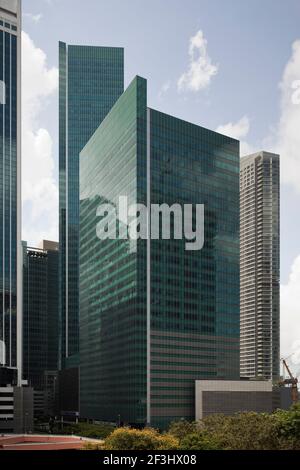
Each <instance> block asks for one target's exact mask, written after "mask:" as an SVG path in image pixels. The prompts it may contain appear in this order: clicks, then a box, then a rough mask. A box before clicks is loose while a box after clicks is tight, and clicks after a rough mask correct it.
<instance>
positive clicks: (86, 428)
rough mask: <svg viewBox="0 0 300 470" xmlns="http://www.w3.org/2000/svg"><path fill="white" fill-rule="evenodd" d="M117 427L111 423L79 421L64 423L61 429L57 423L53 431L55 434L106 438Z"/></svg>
mask: <svg viewBox="0 0 300 470" xmlns="http://www.w3.org/2000/svg"><path fill="white" fill-rule="evenodd" d="M114 429H116V428H115V427H114V426H112V425H111V424H89V423H78V424H75V423H74V424H70V425H64V427H63V429H61V427H60V425H59V424H56V425H55V427H54V429H53V432H54V433H55V434H64V435H71V434H75V435H76V436H82V437H90V438H94V439H105V438H106V437H107V436H109V434H111V433H112V432H113V431H114Z"/></svg>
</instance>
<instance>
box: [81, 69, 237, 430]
mask: <svg viewBox="0 0 300 470" xmlns="http://www.w3.org/2000/svg"><path fill="white" fill-rule="evenodd" d="M120 196H122V197H123V198H124V197H126V198H127V206H128V210H129V209H130V207H131V210H132V208H133V209H134V207H136V206H132V205H133V204H143V205H144V206H146V207H147V208H148V216H147V217H146V222H145V220H144V221H143V222H141V226H140V230H142V231H143V232H144V231H145V224H146V225H147V227H146V228H147V230H148V233H149V218H150V217H149V210H150V209H149V208H150V205H155V204H156V208H157V206H159V207H160V209H161V210H162V211H166V214H165V216H166V217H167V218H169V222H170V224H171V235H170V239H167V238H168V237H167V238H166V239H164V238H165V237H163V236H160V237H158V238H157V237H156V236H155V235H154V236H153V237H152V238H151V239H150V237H148V238H147V239H138V240H136V239H134V237H132V238H131V237H130V236H129V233H130V232H131V231H132V230H134V229H133V227H132V225H131V224H132V218H131V219H129V218H127V216H126V212H127V211H126V209H125V210H124V207H123V208H122V209H121V208H120V206H119V198H120ZM163 204H165V205H167V206H162V205H163ZM197 204H199V205H204V245H203V247H202V241H203V240H198V242H199V244H198V248H196V249H194V250H191V249H190V248H191V247H190V246H189V248H187V242H189V241H191V239H193V238H194V235H195V234H194V235H192V234H191V233H187V230H185V232H184V235H182V237H180V236H179V237H178V236H176V237H175V236H174V226H175V224H176V227H177V229H178V227H179V229H178V230H179V231H180V226H181V225H179V226H178V224H181V222H182V220H183V216H184V214H185V216H184V217H185V220H188V221H189V222H190V223H192V222H193V230H195V223H196V222H197V220H196V215H195V211H196V205H197ZM173 205H174V206H173ZM185 205H187V206H188V208H189V210H191V205H192V207H193V211H194V212H193V215H192V214H191V213H190V212H189V213H188V215H187V214H186V212H185V211H186V210H188V209H187V208H186V207H185ZM161 206H162V207H161ZM168 206H169V208H170V212H168ZM137 207H140V206H137ZM103 211H104V212H105V213H107V215H106V216H105V217H106V222H105V223H104V222H103V220H102V219H103V216H104V215H105V214H104V212H103ZM173 211H175V212H173ZM175 213H176V216H175ZM131 215H134V214H131ZM181 216H182V218H181ZM105 217H104V218H105ZM115 217H116V219H117V223H116V225H117V226H118V229H117V236H114V227H115ZM165 220H166V219H165ZM171 220H172V222H171ZM201 223H202V221H201V222H200V224H201ZM107 224H108V227H107ZM102 225H104V226H105V231H106V232H108V233H107V236H105V237H104V238H101V237H100V236H99V235H97V234H99V232H98V229H100V228H101V226H102ZM155 227H156V228H158V225H155V224H154V221H153V218H152V215H151V229H152V228H155ZM202 227H203V224H202ZM185 228H186V227H185ZM109 231H111V235H112V236H111V237H110V236H108V235H109ZM193 243H196V241H195V240H193ZM201 248H202V249H201ZM239 320H240V315H239V142H238V141H236V140H234V139H231V138H229V137H226V136H224V135H221V134H218V133H216V132H213V131H210V130H208V129H204V128H203V127H200V126H197V125H195V124H191V123H189V122H186V121H183V120H180V119H177V118H175V117H173V116H169V115H166V114H163V113H161V112H159V111H155V110H153V109H150V108H148V106H147V82H146V80H145V79H143V78H141V77H136V78H135V79H134V80H133V82H132V83H131V84H130V86H129V87H128V88H127V90H126V91H125V92H124V93H123V95H122V96H121V97H120V98H119V100H118V101H117V102H116V104H115V105H114V107H113V108H112V110H111V111H110V113H109V114H108V115H107V116H106V118H105V119H104V121H103V122H102V123H101V125H100V127H99V128H98V129H97V130H96V132H95V133H94V135H93V136H92V138H91V139H90V141H89V142H88V143H87V145H86V146H85V148H84V149H83V151H82V152H81V157H80V414H81V417H83V418H93V419H99V420H108V421H118V420H120V421H123V422H124V423H131V424H136V425H145V424H146V423H150V424H151V425H152V426H157V427H161V428H165V427H166V426H167V425H168V423H169V422H170V421H174V420H176V419H181V418H186V419H189V420H193V419H194V416H195V396H194V394H195V392H194V391H195V380H196V379H205V378H210V379H212V378H216V379H224V378H228V379H234V378H235V379H237V378H238V377H239Z"/></svg>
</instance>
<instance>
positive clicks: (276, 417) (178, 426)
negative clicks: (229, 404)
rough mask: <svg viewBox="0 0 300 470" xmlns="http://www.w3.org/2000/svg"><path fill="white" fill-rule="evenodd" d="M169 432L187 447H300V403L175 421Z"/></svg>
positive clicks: (194, 448) (238, 448) (226, 448)
mask: <svg viewBox="0 0 300 470" xmlns="http://www.w3.org/2000/svg"><path fill="white" fill-rule="evenodd" d="M169 433H171V434H172V435H174V436H176V437H177V438H178V439H179V441H180V448H181V449H184V450H188V449H190V450H201V449H203V450H205V449H207V450H209V449H212V450H213V449H220V450H221V449H222V450H287V449H298V450H299V449H300V404H298V405H294V406H293V407H292V408H291V409H290V410H288V411H283V410H278V411H276V412H275V413H272V414H268V413H254V412H249V413H237V414H235V415H233V416H225V415H211V416H208V417H206V418H204V419H203V420H202V421H200V422H199V423H189V422H187V421H179V422H174V423H172V424H171V425H170V429H169Z"/></svg>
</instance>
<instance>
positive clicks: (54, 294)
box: [23, 241, 59, 411]
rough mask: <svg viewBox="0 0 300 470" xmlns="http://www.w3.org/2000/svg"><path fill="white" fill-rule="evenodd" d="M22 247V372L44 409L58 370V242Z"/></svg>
mask: <svg viewBox="0 0 300 470" xmlns="http://www.w3.org/2000/svg"><path fill="white" fill-rule="evenodd" d="M23 247H24V261H23V315H24V318H23V361H24V363H23V375H24V379H25V380H27V381H28V383H29V384H30V385H31V386H32V387H33V388H34V391H35V393H36V396H35V401H36V402H37V398H38V397H39V401H41V400H42V399H43V400H44V401H45V406H44V409H45V411H46V408H47V406H46V402H47V400H49V396H51V395H52V396H53V387H55V380H56V376H57V370H58V332H59V310H58V306H59V305H58V304H59V302H58V290H59V266H58V256H59V253H58V243H55V242H49V241H43V243H42V246H41V248H30V247H27V244H26V242H23ZM53 400H54V396H53ZM52 408H53V406H52Z"/></svg>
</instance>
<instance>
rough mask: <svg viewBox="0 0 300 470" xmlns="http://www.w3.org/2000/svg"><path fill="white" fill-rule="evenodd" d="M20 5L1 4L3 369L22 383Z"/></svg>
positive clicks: (12, 0)
mask: <svg viewBox="0 0 300 470" xmlns="http://www.w3.org/2000/svg"><path fill="white" fill-rule="evenodd" d="M20 58H21V2H20V1H19V0H0V64H1V66H0V152H1V157H0V221H1V222H0V367H8V368H15V369H18V370H19V374H18V382H19V384H21V380H22V371H21V368H22V347H21V343H22V329H21V328H22V321H21V319H22V274H21V273H22V271H21V266H22V265H21V262H22V250H21V154H20V142H21V126H20V123H21V114H20V109H21V108H20V107H21V79H20V73H21V69H20Z"/></svg>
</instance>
